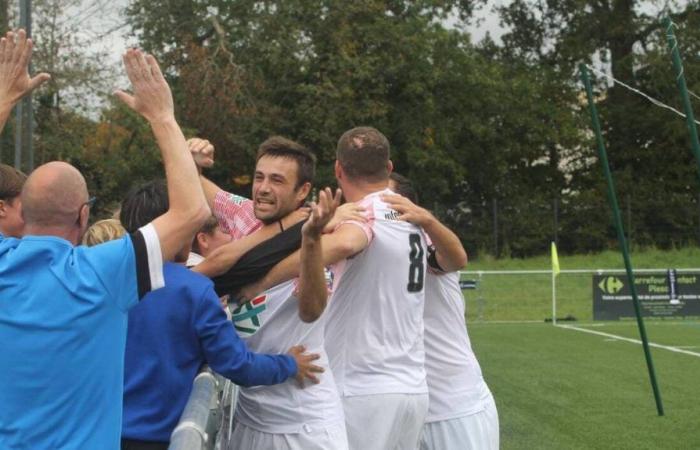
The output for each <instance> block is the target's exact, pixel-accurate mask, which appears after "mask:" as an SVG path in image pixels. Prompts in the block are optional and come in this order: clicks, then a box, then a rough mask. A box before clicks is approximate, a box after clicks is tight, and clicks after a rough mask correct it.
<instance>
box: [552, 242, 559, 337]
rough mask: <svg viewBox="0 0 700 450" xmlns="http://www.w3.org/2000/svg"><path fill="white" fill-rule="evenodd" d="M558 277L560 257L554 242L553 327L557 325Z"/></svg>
mask: <svg viewBox="0 0 700 450" xmlns="http://www.w3.org/2000/svg"><path fill="white" fill-rule="evenodd" d="M557 275H559V255H558V254H557V244H556V243H555V242H554V241H552V325H556V324H557Z"/></svg>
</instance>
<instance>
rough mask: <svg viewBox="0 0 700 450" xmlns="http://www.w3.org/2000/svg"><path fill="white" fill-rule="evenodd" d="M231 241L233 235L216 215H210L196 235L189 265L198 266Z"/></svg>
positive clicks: (188, 261)
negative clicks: (225, 228) (220, 224)
mask: <svg viewBox="0 0 700 450" xmlns="http://www.w3.org/2000/svg"><path fill="white" fill-rule="evenodd" d="M229 242H231V235H230V234H228V233H227V232H226V231H224V230H223V229H222V228H221V226H219V221H218V219H217V218H216V217H215V216H211V217H209V219H207V221H206V222H205V223H204V226H202V228H201V229H200V230H199V231H198V232H197V234H195V235H194V240H193V241H192V251H191V252H190V254H189V256H188V258H187V264H186V265H187V267H192V266H196V265H197V264H199V263H201V262H202V261H203V260H204V258H206V257H207V256H209V255H211V253H212V252H213V251H214V250H216V249H217V248H219V247H221V246H222V245H225V244H228V243H229Z"/></svg>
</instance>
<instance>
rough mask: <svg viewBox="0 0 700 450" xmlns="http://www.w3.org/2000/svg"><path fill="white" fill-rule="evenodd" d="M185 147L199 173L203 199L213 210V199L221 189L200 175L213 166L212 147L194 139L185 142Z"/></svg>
mask: <svg viewBox="0 0 700 450" xmlns="http://www.w3.org/2000/svg"><path fill="white" fill-rule="evenodd" d="M187 147H188V148H189V150H190V154H191V155H192V159H194V163H195V164H196V166H197V170H198V171H199V181H200V182H201V183H202V190H203V191H204V197H205V198H206V199H207V204H208V205H209V207H210V208H211V209H212V210H213V209H214V198H215V197H216V194H218V193H219V191H221V188H220V187H219V186H217V185H216V184H214V183H213V182H212V181H211V180H209V179H208V178H206V177H205V176H204V175H202V169H208V168H211V167H213V166H214V150H215V149H214V145H213V144H212V143H211V142H209V141H208V140H206V139H201V138H197V137H194V138H190V139H188V140H187Z"/></svg>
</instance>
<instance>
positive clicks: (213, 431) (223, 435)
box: [168, 366, 238, 450]
mask: <svg viewBox="0 0 700 450" xmlns="http://www.w3.org/2000/svg"><path fill="white" fill-rule="evenodd" d="M237 399H238V386H236V385H235V384H233V383H232V382H231V381H229V380H227V379H225V378H223V377H222V376H221V375H218V374H216V373H214V372H213V371H212V370H211V369H210V368H209V367H208V366H205V367H204V368H203V369H202V370H201V372H200V373H199V374H198V375H197V377H196V378H195V379H194V381H193V382H192V392H191V393H190V396H189V398H188V399H187V404H186V405H185V409H184V410H183V411H182V415H181V416H180V421H179V422H178V424H177V426H176V427H175V429H174V430H173V433H172V434H171V435H170V445H169V446H168V449H169V450H214V449H216V450H224V449H227V448H228V447H229V442H230V439H231V433H232V432H233V412H234V411H235V409H236V401H237Z"/></svg>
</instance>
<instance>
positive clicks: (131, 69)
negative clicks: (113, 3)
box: [0, 30, 210, 450]
mask: <svg viewBox="0 0 700 450" xmlns="http://www.w3.org/2000/svg"><path fill="white" fill-rule="evenodd" d="M31 50H32V43H31V41H30V40H28V39H27V38H26V34H25V32H24V31H23V30H20V31H19V32H18V33H17V35H16V39H15V34H14V33H8V34H7V35H6V36H5V37H4V38H2V39H1V40H0V124H2V125H4V122H5V121H6V120H7V117H8V115H9V113H10V111H11V109H12V106H13V105H14V104H15V103H16V102H17V101H18V100H19V99H20V98H21V97H22V96H24V95H25V94H27V93H28V92H30V91H31V90H32V89H33V88H35V87H36V86H38V85H39V84H40V83H41V82H42V81H45V80H46V79H47V78H48V75H46V74H42V75H37V76H36V77H34V78H30V77H29V74H28V64H29V59H30V56H31ZM124 64H125V66H126V71H127V75H128V77H129V80H130V81H131V84H132V86H133V90H134V93H133V95H130V94H127V93H126V92H122V91H118V93H117V95H118V97H119V98H120V99H121V100H122V101H124V102H125V103H126V104H127V106H129V107H130V108H132V109H133V110H135V111H136V112H138V113H139V114H141V115H142V116H143V117H144V118H145V119H146V120H148V122H149V124H150V125H151V128H152V130H153V133H154V135H155V137H156V140H157V142H158V146H159V148H160V151H161V154H162V156H163V163H164V166H165V172H166V177H167V179H168V196H169V198H170V208H169V209H168V212H167V213H165V214H163V215H162V216H160V217H158V218H156V219H155V220H153V221H152V222H151V223H150V224H148V225H146V226H145V227H143V228H141V229H139V230H137V231H136V232H134V233H133V234H131V235H128V236H125V237H123V238H122V239H118V240H115V241H112V242H109V243H106V244H103V245H98V246H95V247H90V248H87V247H83V246H78V247H75V246H76V245H77V244H78V243H79V242H80V239H81V237H82V235H83V234H84V233H85V230H86V229H87V223H88V217H89V210H90V206H89V205H90V201H89V200H88V198H89V196H88V192H87V186H86V183H85V179H84V178H83V176H82V175H81V174H80V172H79V171H78V170H77V169H75V168H74V167H73V166H71V165H69V164H67V163H62V162H51V163H47V164H44V165H43V166H40V167H39V168H37V169H36V170H35V171H34V172H33V173H32V174H31V175H30V176H29V178H27V181H26V183H25V184H24V187H23V188H22V194H21V200H22V216H23V218H24V222H25V227H24V237H23V238H22V239H13V238H3V237H2V236H0V303H1V304H2V307H0V341H1V342H2V343H3V348H2V351H0V368H2V369H0V448H3V449H5V448H32V449H57V448H60V449H107V450H113V449H117V448H119V437H120V432H121V426H120V425H121V416H122V388H123V386H122V384H123V373H124V343H125V339H126V328H127V312H128V310H129V309H131V308H132V307H134V306H135V305H137V304H138V301H139V299H141V298H143V297H144V296H145V295H146V293H148V292H149V291H151V290H154V289H158V288H159V287H162V286H163V271H162V263H163V260H171V259H173V257H174V255H175V254H176V253H177V252H178V251H179V249H180V248H182V246H183V245H184V244H186V243H188V242H191V240H192V237H193V236H194V233H195V232H196V231H197V230H198V229H199V228H200V227H201V226H202V224H203V223H204V221H205V220H206V218H207V217H208V216H209V215H210V211H209V208H208V207H207V205H206V200H205V199H204V194H203V192H202V189H201V186H200V184H199V181H198V179H197V171H196V168H195V165H194V163H193V162H192V157H191V156H190V154H189V151H188V149H187V144H186V142H185V138H184V136H183V135H182V132H181V130H180V127H179V125H178V124H177V122H176V120H175V113H174V109H173V101H172V95H171V93H170V88H169V87H168V84H167V83H166V81H165V79H164V78H163V75H162V73H161V71H160V68H159V67H158V64H157V63H156V61H155V59H153V57H152V56H150V55H148V56H146V55H144V54H143V53H142V52H141V51H139V50H134V49H129V50H128V51H127V52H126V54H125V55H124Z"/></svg>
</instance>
